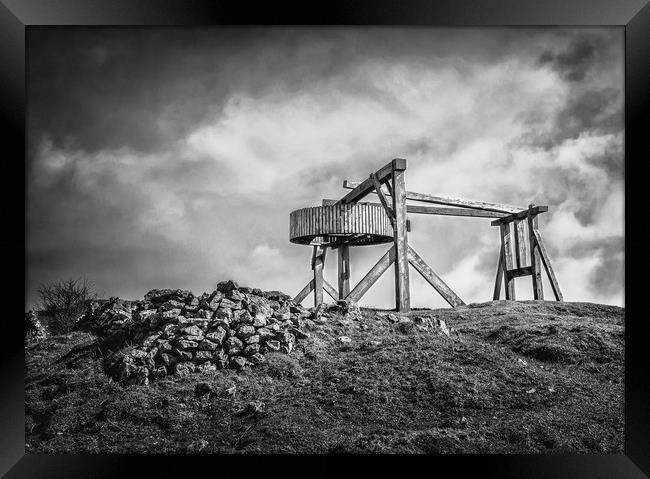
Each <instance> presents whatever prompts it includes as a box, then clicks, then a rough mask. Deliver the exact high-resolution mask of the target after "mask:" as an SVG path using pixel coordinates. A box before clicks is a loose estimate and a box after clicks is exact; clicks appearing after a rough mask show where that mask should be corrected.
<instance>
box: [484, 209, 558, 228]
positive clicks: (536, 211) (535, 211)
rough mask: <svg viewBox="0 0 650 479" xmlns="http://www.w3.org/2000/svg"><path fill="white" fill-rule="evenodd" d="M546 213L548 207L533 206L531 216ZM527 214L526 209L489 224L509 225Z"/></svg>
mask: <svg viewBox="0 0 650 479" xmlns="http://www.w3.org/2000/svg"><path fill="white" fill-rule="evenodd" d="M546 211H548V206H533V208H532V211H531V214H533V215H536V214H539V213H544V212H546ZM528 213H529V210H528V209H525V210H521V211H519V212H517V213H514V214H511V215H508V216H504V217H503V218H499V219H498V220H494V221H492V222H491V223H490V224H491V225H492V226H499V225H502V224H504V223H510V222H511V221H515V220H521V219H524V218H526V217H528Z"/></svg>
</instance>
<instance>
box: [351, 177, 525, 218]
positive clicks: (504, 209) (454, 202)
mask: <svg viewBox="0 0 650 479" xmlns="http://www.w3.org/2000/svg"><path fill="white" fill-rule="evenodd" d="M367 181H368V180H365V181H363V182H359V181H350V180H345V181H344V182H343V188H346V189H352V190H353V191H354V190H355V189H356V188H358V187H359V186H361V185H363V184H364V183H366V182H367ZM348 194H349V193H348ZM406 199H407V200H413V201H422V202H425V203H436V204H440V205H448V206H458V207H460V208H474V209H477V210H484V211H496V212H498V213H507V214H510V213H516V212H519V211H522V210H523V208H521V207H519V206H512V205H504V204H501V203H489V202H486V201H472V200H463V199H459V198H450V197H447V196H436V195H429V194H426V193H417V192H415V191H407V192H406Z"/></svg>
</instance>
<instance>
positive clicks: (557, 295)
mask: <svg viewBox="0 0 650 479" xmlns="http://www.w3.org/2000/svg"><path fill="white" fill-rule="evenodd" d="M533 236H534V237H535V243H537V246H538V247H539V254H540V255H541V257H542V262H543V263H544V267H545V268H546V274H548V279H549V280H550V282H551V289H552V290H553V294H554V295H555V299H556V300H557V301H564V298H563V297H562V292H561V291H560V285H559V284H558V282H557V278H556V277H555V272H554V271H553V267H552V266H551V260H550V259H549V257H548V253H547V252H546V247H545V246H544V242H543V241H542V236H541V235H540V234H539V230H537V229H534V230H533Z"/></svg>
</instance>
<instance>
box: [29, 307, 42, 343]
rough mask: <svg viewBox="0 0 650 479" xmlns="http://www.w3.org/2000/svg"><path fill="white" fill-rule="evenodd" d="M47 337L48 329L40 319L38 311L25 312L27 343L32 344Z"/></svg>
mask: <svg viewBox="0 0 650 479" xmlns="http://www.w3.org/2000/svg"><path fill="white" fill-rule="evenodd" d="M45 338H47V331H46V329H45V327H44V326H43V324H42V323H41V321H40V320H39V319H38V313H37V312H36V311H28V312H27V313H25V344H32V343H34V342H36V341H40V340H41V339H45Z"/></svg>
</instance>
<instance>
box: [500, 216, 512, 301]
mask: <svg viewBox="0 0 650 479" xmlns="http://www.w3.org/2000/svg"><path fill="white" fill-rule="evenodd" d="M500 227H501V250H502V252H503V260H504V261H503V273H504V277H505V283H506V284H505V287H506V299H512V300H514V299H515V279H514V278H513V277H511V276H510V274H509V273H508V270H510V269H513V261H512V239H511V234H510V223H503V224H502V225H500Z"/></svg>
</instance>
